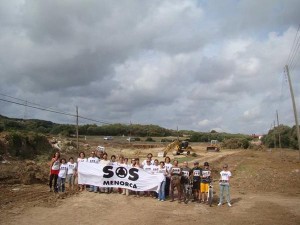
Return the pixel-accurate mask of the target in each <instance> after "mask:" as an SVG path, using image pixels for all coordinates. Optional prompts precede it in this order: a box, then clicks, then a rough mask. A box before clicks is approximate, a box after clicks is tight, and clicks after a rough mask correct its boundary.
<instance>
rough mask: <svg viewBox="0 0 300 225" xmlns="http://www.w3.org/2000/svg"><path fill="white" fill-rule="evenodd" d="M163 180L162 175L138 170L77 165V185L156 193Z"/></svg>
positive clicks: (88, 164)
mask: <svg viewBox="0 0 300 225" xmlns="http://www.w3.org/2000/svg"><path fill="white" fill-rule="evenodd" d="M163 180H164V175H163V174H161V173H157V174H150V173H147V172H145V171H144V170H143V169H140V168H133V167H127V166H118V165H107V166H101V165H100V164H95V163H89V162H81V163H79V165H78V184H89V185H94V186H98V187H115V188H126V189H130V190H134V191H149V190H154V191H158V189H159V187H160V183H161V182H162V181H163Z"/></svg>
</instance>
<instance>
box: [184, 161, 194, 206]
mask: <svg viewBox="0 0 300 225" xmlns="http://www.w3.org/2000/svg"><path fill="white" fill-rule="evenodd" d="M181 171H182V176H181V189H182V193H183V201H184V203H186V204H187V203H188V200H189V199H188V194H189V193H188V192H189V191H190V190H189V188H190V186H189V184H190V176H191V174H192V173H191V172H192V170H191V168H189V167H188V163H187V162H186V161H185V162H184V163H183V167H182V169H181Z"/></svg>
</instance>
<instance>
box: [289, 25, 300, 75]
mask: <svg viewBox="0 0 300 225" xmlns="http://www.w3.org/2000/svg"><path fill="white" fill-rule="evenodd" d="M299 30H300V24H299V26H298V30H297V33H296V35H295V38H294V41H293V44H292V47H291V50H290V54H289V56H288V59H287V63H286V65H288V66H289V67H290V72H291V71H292V70H293V69H294V68H295V66H296V63H295V61H294V60H295V58H296V57H297V55H298V53H299V48H300V35H299V36H298V33H299Z"/></svg>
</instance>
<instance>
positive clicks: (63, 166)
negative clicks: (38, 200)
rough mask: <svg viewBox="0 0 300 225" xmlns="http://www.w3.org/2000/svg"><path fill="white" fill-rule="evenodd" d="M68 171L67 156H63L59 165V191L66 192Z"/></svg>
mask: <svg viewBox="0 0 300 225" xmlns="http://www.w3.org/2000/svg"><path fill="white" fill-rule="evenodd" d="M67 172H68V164H67V160H66V159H65V158H62V159H61V160H60V167H59V173H58V180H57V186H58V192H65V182H66V177H67Z"/></svg>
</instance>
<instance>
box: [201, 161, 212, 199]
mask: <svg viewBox="0 0 300 225" xmlns="http://www.w3.org/2000/svg"><path fill="white" fill-rule="evenodd" d="M203 166H204V168H203V169H202V176H201V187H200V190H201V192H200V199H202V200H203V203H205V201H206V202H208V199H207V197H208V195H207V194H208V191H209V183H210V182H211V171H210V169H209V164H208V162H205V163H204V165H203Z"/></svg>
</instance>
